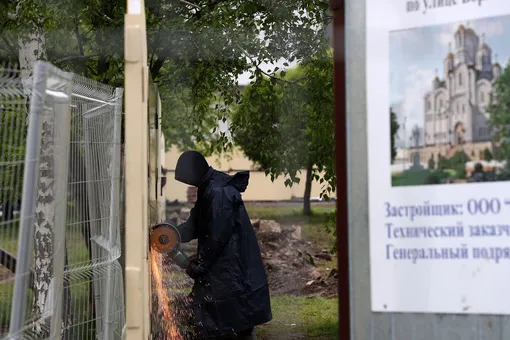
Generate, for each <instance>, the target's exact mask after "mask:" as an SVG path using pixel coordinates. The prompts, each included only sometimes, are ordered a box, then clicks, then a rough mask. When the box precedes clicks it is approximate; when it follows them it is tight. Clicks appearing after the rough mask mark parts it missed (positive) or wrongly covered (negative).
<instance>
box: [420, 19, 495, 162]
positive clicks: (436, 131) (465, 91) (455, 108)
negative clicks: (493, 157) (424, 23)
mask: <svg viewBox="0 0 510 340" xmlns="http://www.w3.org/2000/svg"><path fill="white" fill-rule="evenodd" d="M483 40H484V39H483V36H482V39H480V37H479V36H478V35H477V34H476V32H475V31H474V30H473V29H472V28H469V27H465V26H463V25H460V26H459V28H458V29H457V31H456V32H455V34H454V43H453V46H454V48H453V51H452V44H450V51H449V53H448V54H447V56H446V58H445V59H444V61H443V74H442V75H441V78H440V77H439V76H438V75H437V74H436V77H435V78H434V79H433V81H432V88H431V91H430V92H427V93H426V94H425V96H424V98H423V100H424V103H423V106H424V125H423V136H422V138H423V139H422V140H423V142H424V145H423V147H422V148H421V150H420V156H421V157H420V158H421V162H422V163H426V162H427V161H428V159H430V158H431V157H432V158H433V159H434V160H437V158H438V155H443V156H445V157H450V156H452V155H453V154H454V153H455V152H456V151H459V150H460V149H461V148H462V149H463V150H464V151H465V152H466V153H467V154H468V155H469V156H470V157H471V158H472V159H474V160H476V159H481V158H482V157H483V150H484V149H486V148H488V149H489V150H491V149H492V143H491V139H492V135H491V133H490V129H489V126H488V119H489V117H488V114H487V112H486V107H487V105H488V104H489V103H490V96H491V91H492V88H493V86H494V82H495V80H496V79H497V78H498V77H499V76H500V75H501V66H500V65H499V64H498V63H497V62H496V61H494V62H493V60H492V50H491V48H490V47H489V46H488V45H487V44H486V43H485V42H484V41H483ZM491 151H492V150H491Z"/></svg>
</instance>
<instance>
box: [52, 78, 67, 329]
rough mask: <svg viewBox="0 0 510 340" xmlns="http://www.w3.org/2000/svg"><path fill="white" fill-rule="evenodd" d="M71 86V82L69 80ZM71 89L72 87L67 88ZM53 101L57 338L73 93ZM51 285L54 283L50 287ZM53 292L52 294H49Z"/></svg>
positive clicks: (57, 95)
mask: <svg viewBox="0 0 510 340" xmlns="http://www.w3.org/2000/svg"><path fill="white" fill-rule="evenodd" d="M68 88H69V90H70V88H71V85H70V84H69V87H68ZM67 92H70V91H67ZM47 94H48V97H49V98H51V101H53V108H54V112H53V113H52V114H53V116H54V117H53V119H54V121H55V136H54V139H53V140H54V148H55V149H54V156H53V157H54V159H55V163H54V164H55V165H54V166H55V179H54V184H53V185H54V188H55V189H54V190H55V202H54V209H55V216H54V226H53V237H54V248H53V249H54V250H53V256H54V258H53V289H54V295H53V305H52V306H53V312H52V315H51V334H52V337H53V339H57V338H59V337H60V334H61V330H62V317H63V316H64V317H65V315H62V312H63V311H62V310H63V306H64V305H63V303H66V302H67V301H65V300H64V299H63V297H64V269H65V268H64V267H65V256H66V245H65V244H66V217H67V184H68V182H67V179H68V175H69V146H70V142H71V112H70V108H71V107H70V101H69V95H70V93H68V94H66V93H63V92H59V93H52V94H51V96H50V93H47ZM50 289H51V287H50ZM49 296H51V294H49Z"/></svg>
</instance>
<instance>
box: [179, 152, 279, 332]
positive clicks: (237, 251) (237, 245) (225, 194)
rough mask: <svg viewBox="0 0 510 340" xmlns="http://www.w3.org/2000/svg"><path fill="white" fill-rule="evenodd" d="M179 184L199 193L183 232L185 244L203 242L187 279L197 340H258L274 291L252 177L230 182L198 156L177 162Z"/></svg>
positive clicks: (188, 155) (239, 176) (230, 178)
mask: <svg viewBox="0 0 510 340" xmlns="http://www.w3.org/2000/svg"><path fill="white" fill-rule="evenodd" d="M175 179H176V180H177V181H180V182H183V183H185V184H188V185H192V186H196V187H198V193H197V201H196V203H195V206H194V208H193V209H191V212H190V217H189V219H188V220H187V221H186V222H185V223H183V224H181V225H180V226H179V227H178V229H179V232H180V234H181V241H182V242H183V243H186V242H189V241H191V240H194V239H198V248H197V255H196V257H194V258H192V260H191V263H190V265H189V266H188V268H187V269H186V273H187V274H188V275H189V276H190V277H191V278H193V279H194V280H195V284H194V286H193V289H192V293H191V296H192V299H193V312H194V317H195V325H196V332H197V337H198V338H202V339H204V338H205V339H256V337H255V331H254V327H255V326H257V325H261V324H264V323H266V322H268V321H270V320H271V319H272V314H271V305H270V300H269V286H268V282H267V277H266V273H265V270H264V264H263V262H262V257H261V254H260V248H259V244H258V242H257V238H256V236H255V232H254V230H253V226H252V225H251V222H250V218H249V217H248V213H247V212H246V208H245V207H244V204H243V201H242V198H241V193H242V192H244V191H245V190H246V187H247V186H248V180H249V172H247V171H246V172H239V173H237V174H235V175H234V176H229V175H227V174H224V173H222V172H219V171H216V170H214V169H213V168H212V167H210V166H209V164H208V163H207V161H206V160H205V158H204V156H202V154H200V153H199V152H196V151H186V152H184V153H183V154H182V155H181V156H180V157H179V159H178V161H177V166H176V168H175Z"/></svg>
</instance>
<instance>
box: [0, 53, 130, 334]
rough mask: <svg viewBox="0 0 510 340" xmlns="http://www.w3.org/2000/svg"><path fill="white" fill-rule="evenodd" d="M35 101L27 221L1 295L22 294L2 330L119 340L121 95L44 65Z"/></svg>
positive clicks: (37, 74)
mask: <svg viewBox="0 0 510 340" xmlns="http://www.w3.org/2000/svg"><path fill="white" fill-rule="evenodd" d="M17 83H18V85H16V86H17V89H18V90H17V91H18V92H19V93H20V94H21V93H22V92H20V85H19V84H21V83H20V82H19V81H18V82H17ZM0 86H2V83H0ZM4 87H5V86H3V87H2V88H0V94H1V93H3V92H2V90H3V89H4ZM20 97H21V99H20V107H21V108H20V109H19V110H22V109H23V106H24V105H25V102H26V98H23V97H22V96H20ZM30 97H31V98H30V110H29V114H28V127H27V124H26V122H25V123H24V124H23V125H22V128H21V130H22V133H21V134H22V135H23V134H24V136H26V137H23V138H21V137H20V138H19V139H20V140H21V142H19V144H20V145H21V146H22V147H24V148H25V149H26V151H25V150H23V152H22V155H21V156H20V157H21V160H23V159H25V163H24V167H23V168H21V170H17V171H20V172H21V174H24V177H23V181H22V182H23V189H22V190H21V189H19V190H18V191H19V192H20V194H18V196H19V198H18V196H16V195H14V194H10V196H9V197H10V199H11V200H13V201H15V200H16V199H20V200H21V212H20V216H21V218H20V219H19V223H14V225H13V227H12V228H11V229H12V230H13V231H12V232H11V233H10V234H9V235H11V237H12V238H13V239H14V241H13V242H14V244H15V245H16V247H17V249H10V248H8V247H7V246H6V247H5V248H7V249H5V250H6V251H10V253H11V254H12V253H15V254H17V261H16V265H15V266H13V268H14V271H15V272H16V275H15V278H14V279H13V276H12V274H11V275H9V276H7V279H6V280H7V281H8V282H7V283H6V284H5V285H2V288H3V287H4V286H5V287H7V288H6V289H5V290H6V291H8V289H11V291H12V290H13V289H12V288H9V284H10V285H11V286H12V285H14V290H13V291H12V292H8V294H6V295H10V296H8V297H7V301H8V302H9V300H10V297H12V303H11V306H8V307H5V309H6V312H3V310H2V309H0V313H2V314H0V315H1V316H2V318H4V315H5V319H6V320H5V322H3V323H2V325H3V324H9V325H10V327H9V328H10V329H9V334H8V338H10V339H57V338H61V339H120V338H121V336H122V335H121V334H122V329H123V326H124V320H125V316H124V309H125V308H124V287H123V285H124V284H123V277H122V267H121V265H120V264H119V258H120V256H121V246H120V245H121V243H120V237H121V235H120V232H119V230H120V227H121V214H122V212H123V210H122V209H121V199H120V193H121V133H120V132H121V130H120V129H121V116H122V90H121V89H115V88H112V87H110V86H106V85H104V84H100V83H97V82H95V81H93V80H90V79H87V78H84V77H80V76H77V75H73V74H70V73H65V72H62V71H60V70H58V69H56V68H55V67H53V66H52V65H51V64H48V63H44V62H39V63H37V64H36V65H35V68H34V83H33V87H32V93H31V96H30ZM2 98H3V97H2ZM0 100H2V99H1V98H0ZM4 101H5V100H4ZM18 115H19V116H23V117H24V119H25V121H26V120H27V114H26V113H24V114H23V115H21V114H18ZM16 124H17V123H16ZM13 132H14V130H12V129H11V130H10V131H9V132H8V134H12V133H13ZM13 145H15V144H13ZM0 147H1V146H0ZM13 157H14V156H13ZM18 158H19V157H18ZM13 160H14V158H13ZM18 162H20V161H19V160H18ZM0 164H1V165H3V163H0ZM20 164H21V165H20V166H23V162H22V161H21V162H20ZM0 169H2V168H0ZM9 169H11V168H9ZM0 171H1V170H0ZM9 171H10V172H13V171H14V170H9ZM2 176H3V175H2ZM13 176H14V175H11V177H13ZM20 176H21V175H18V177H20ZM2 178H3V177H2ZM18 182H19V183H21V180H19V179H18ZM18 182H17V183H18ZM14 191H15V190H14ZM18 224H19V232H18ZM4 239H5V240H9V237H3V235H2V234H0V242H2V243H1V244H2V249H3V248H4V246H3V243H4ZM11 258H14V256H13V255H12V256H11ZM11 262H12V261H11ZM11 272H12V270H11ZM2 283H3V278H2ZM3 291H4V290H3V289H2V290H1V291H0V292H2V298H3V295H4V294H3ZM3 305H4V304H3V303H2V306H3ZM9 310H10V311H9ZM2 320H3V319H2ZM3 329H4V330H5V331H6V330H7V329H6V327H5V326H4V328H3ZM5 331H4V334H2V335H6V334H5V333H6V332H5Z"/></svg>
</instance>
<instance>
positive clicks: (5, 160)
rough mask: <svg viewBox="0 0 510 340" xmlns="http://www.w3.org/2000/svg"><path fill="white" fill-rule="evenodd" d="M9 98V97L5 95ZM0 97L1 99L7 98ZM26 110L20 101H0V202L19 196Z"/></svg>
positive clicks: (23, 157) (16, 198) (14, 200)
mask: <svg viewBox="0 0 510 340" xmlns="http://www.w3.org/2000/svg"><path fill="white" fill-rule="evenodd" d="M7 98H9V97H7ZM7 98H2V99H7ZM25 126H26V112H25V106H24V103H23V102H22V101H18V103H9V102H5V101H2V102H0V138H1V141H2V142H0V204H1V203H6V202H10V203H11V204H15V203H16V202H17V201H18V200H19V199H20V198H21V190H22V178H23V171H24V166H23V163H24V160H25V143H26V129H25Z"/></svg>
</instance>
